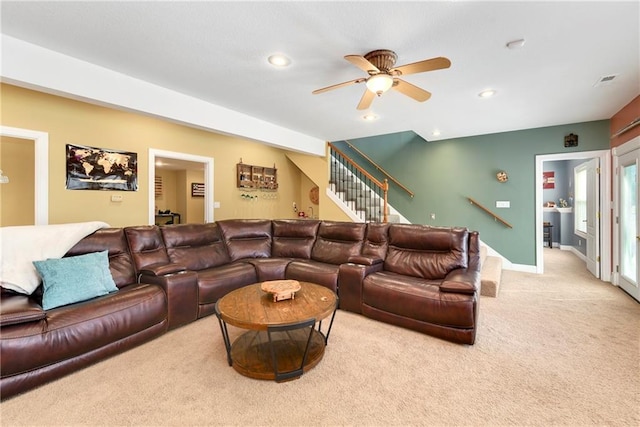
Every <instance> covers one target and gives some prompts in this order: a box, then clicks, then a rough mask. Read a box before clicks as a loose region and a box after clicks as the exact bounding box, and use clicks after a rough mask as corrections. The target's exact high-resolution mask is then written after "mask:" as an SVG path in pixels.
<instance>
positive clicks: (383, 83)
mask: <svg viewBox="0 0 640 427" xmlns="http://www.w3.org/2000/svg"><path fill="white" fill-rule="evenodd" d="M391 86H393V77H391V76H390V75H389V74H384V73H381V74H375V75H373V76H371V77H369V78H368V79H367V89H369V90H370V91H371V92H373V93H375V94H376V95H378V96H380V95H382V94H383V93H385V92H386V91H388V90H389V89H391Z"/></svg>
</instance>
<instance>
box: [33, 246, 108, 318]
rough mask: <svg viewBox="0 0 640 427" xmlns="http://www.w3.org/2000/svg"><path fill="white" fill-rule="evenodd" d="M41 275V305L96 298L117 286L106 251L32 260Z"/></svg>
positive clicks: (50, 306) (49, 306)
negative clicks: (42, 290) (42, 287)
mask: <svg viewBox="0 0 640 427" xmlns="http://www.w3.org/2000/svg"><path fill="white" fill-rule="evenodd" d="M33 264H34V265H35V267H36V269H37V270H38V273H39V274H40V276H41V277H42V283H43V286H44V293H43V296H42V308H43V309H44V310H50V309H52V308H56V307H60V306H62V305H67V304H72V303H75V302H79V301H85V300H88V299H92V298H96V297H99V296H102V295H106V294H108V293H111V292H115V291H117V290H118V288H117V287H116V284H115V282H114V281H113V278H112V277H111V272H110V271H109V258H108V255H107V251H102V252H95V253H91V254H85V255H78V256H74V257H69V258H61V259H48V260H44V261H33Z"/></svg>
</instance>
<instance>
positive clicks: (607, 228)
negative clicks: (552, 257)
mask: <svg viewBox="0 0 640 427" xmlns="http://www.w3.org/2000/svg"><path fill="white" fill-rule="evenodd" d="M594 157H597V158H599V159H600V175H599V177H600V179H599V183H600V204H599V205H598V209H599V211H600V232H601V235H602V238H601V239H600V248H601V250H600V279H601V280H603V281H605V282H610V281H611V266H612V259H611V249H610V248H611V237H612V236H611V218H612V212H611V210H612V209H611V203H610V202H609V201H610V200H611V185H612V180H611V151H610V150H598V151H576V152H572V153H559V154H542V155H537V156H536V171H535V173H536V177H535V186H536V195H535V207H536V224H535V230H536V272H537V273H540V274H542V273H544V257H543V256H542V253H543V252H542V251H543V241H542V233H543V230H542V223H543V216H542V213H543V209H544V207H543V203H544V202H543V199H542V172H543V165H542V164H543V162H550V161H556V160H574V159H593V158H594Z"/></svg>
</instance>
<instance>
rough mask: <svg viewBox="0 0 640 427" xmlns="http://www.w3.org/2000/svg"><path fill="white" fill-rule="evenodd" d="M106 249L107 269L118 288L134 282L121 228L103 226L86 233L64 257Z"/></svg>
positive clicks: (134, 276)
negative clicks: (107, 257)
mask: <svg viewBox="0 0 640 427" xmlns="http://www.w3.org/2000/svg"><path fill="white" fill-rule="evenodd" d="M104 250H107V251H108V253H109V254H108V256H109V271H110V272H111V276H112V277H113V281H114V282H115V284H116V286H117V287H118V288H122V287H123V286H126V285H130V284H132V283H136V271H135V268H134V264H133V260H132V257H131V254H130V253H129V247H128V246H127V239H126V237H125V234H124V230H123V229H122V228H103V229H100V230H97V231H96V232H94V233H92V234H90V235H88V236H87V237H85V238H83V239H82V240H80V241H79V242H78V243H76V244H75V246H74V247H72V248H71V249H69V251H68V252H67V253H66V255H65V257H70V256H78V255H84V254H89V253H93V252H102V251H104Z"/></svg>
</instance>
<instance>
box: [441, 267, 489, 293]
mask: <svg viewBox="0 0 640 427" xmlns="http://www.w3.org/2000/svg"><path fill="white" fill-rule="evenodd" d="M479 290H480V272H479V271H478V270H476V269H473V270H469V269H468V268H458V269H455V270H452V271H450V272H449V274H447V276H446V277H445V278H444V280H443V281H442V283H441V284H440V291H442V292H454V293H458V294H470V295H471V294H474V293H476V292H478V291H479Z"/></svg>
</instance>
